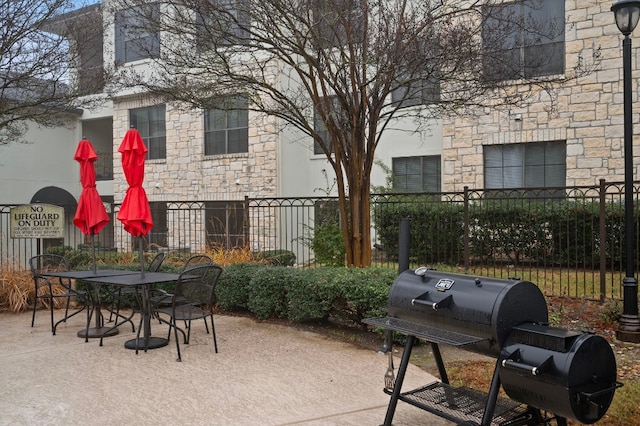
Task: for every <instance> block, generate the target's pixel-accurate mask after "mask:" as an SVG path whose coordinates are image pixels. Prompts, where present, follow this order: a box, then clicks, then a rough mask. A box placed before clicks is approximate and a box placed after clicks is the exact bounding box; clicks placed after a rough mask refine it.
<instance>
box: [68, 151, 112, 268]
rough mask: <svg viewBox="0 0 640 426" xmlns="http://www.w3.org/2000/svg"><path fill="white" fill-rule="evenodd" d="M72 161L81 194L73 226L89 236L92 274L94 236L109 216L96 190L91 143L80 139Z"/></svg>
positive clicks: (94, 158) (94, 251)
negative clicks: (77, 168) (77, 172)
mask: <svg viewBox="0 0 640 426" xmlns="http://www.w3.org/2000/svg"><path fill="white" fill-rule="evenodd" d="M73 159H74V160H76V161H77V162H78V163H80V183H81V184H82V193H81V194H80V199H79V200H78V208H77V209H76V214H75V216H74V217H73V224H74V225H75V226H77V227H78V228H79V229H80V231H82V233H83V234H84V235H90V236H91V255H92V259H93V272H94V273H95V272H96V248H95V244H94V236H95V234H97V233H98V232H100V230H101V229H102V228H104V227H105V226H106V225H107V224H108V223H109V215H108V214H107V211H106V210H105V208H104V204H103V203H102V200H101V199H100V195H99V194H98V190H97V189H96V169H95V166H94V164H93V163H94V162H95V161H96V160H97V159H98V156H97V155H96V151H95V150H94V149H93V145H91V142H89V141H88V140H87V139H82V140H81V141H80V142H79V143H78V148H77V149H76V154H75V155H74V157H73Z"/></svg>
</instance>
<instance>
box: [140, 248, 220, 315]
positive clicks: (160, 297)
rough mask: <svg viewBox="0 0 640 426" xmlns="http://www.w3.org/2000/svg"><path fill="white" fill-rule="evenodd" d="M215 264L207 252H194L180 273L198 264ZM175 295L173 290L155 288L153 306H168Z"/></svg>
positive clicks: (152, 297)
mask: <svg viewBox="0 0 640 426" xmlns="http://www.w3.org/2000/svg"><path fill="white" fill-rule="evenodd" d="M206 265H213V259H212V258H211V257H210V256H208V255H206V254H194V255H193V256H191V257H189V258H188V259H187V260H186V261H185V262H184V265H182V269H181V270H180V273H182V272H184V271H186V270H187V269H190V268H195V267H198V266H206ZM172 297H173V291H172V290H171V291H167V290H163V289H161V288H157V289H154V290H153V293H152V296H151V306H152V307H155V308H159V307H166V306H169V305H170V304H171V298H172Z"/></svg>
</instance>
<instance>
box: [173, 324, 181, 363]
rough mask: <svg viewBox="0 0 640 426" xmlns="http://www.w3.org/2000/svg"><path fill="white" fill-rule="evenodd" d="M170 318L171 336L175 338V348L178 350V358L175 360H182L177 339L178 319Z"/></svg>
mask: <svg viewBox="0 0 640 426" xmlns="http://www.w3.org/2000/svg"><path fill="white" fill-rule="evenodd" d="M171 320H172V322H173V324H172V325H173V337H174V338H175V339H176V349H177V350H178V359H177V360H176V361H178V362H182V356H181V355H180V341H179V339H178V321H176V319H175V317H173V318H172V319H171Z"/></svg>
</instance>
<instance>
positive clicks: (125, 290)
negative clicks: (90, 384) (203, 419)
mask: <svg viewBox="0 0 640 426" xmlns="http://www.w3.org/2000/svg"><path fill="white" fill-rule="evenodd" d="M165 256H166V254H165V253H159V254H158V255H156V257H155V258H154V259H153V260H152V261H151V263H150V264H149V266H148V267H147V268H146V269H143V270H137V271H130V270H115V269H93V270H86V271H71V270H69V268H68V263H67V261H66V259H65V258H64V257H63V256H59V255H54V254H42V255H37V256H33V257H32V258H31V259H30V260H29V265H30V268H31V275H32V277H33V281H34V285H35V297H34V306H33V314H32V317H31V326H32V327H33V326H34V323H35V315H36V310H37V308H38V305H39V304H40V302H45V304H46V305H48V307H49V312H50V321H51V332H52V333H53V334H54V335H55V334H56V328H57V327H58V325H59V324H60V323H62V322H66V321H67V319H69V318H71V317H73V316H75V315H77V314H79V313H81V312H82V311H84V310H85V309H86V314H87V319H86V327H85V328H84V329H82V330H79V331H78V333H77V335H78V337H81V338H84V339H85V341H88V340H89V338H99V339H100V346H102V343H103V339H104V338H105V337H109V336H113V335H116V334H118V333H119V327H120V326H121V325H123V324H125V323H130V324H131V328H132V332H134V331H136V330H135V325H134V323H133V317H134V316H135V315H136V314H138V315H139V316H140V320H139V323H138V329H137V332H136V336H135V338H133V339H131V340H128V341H126V342H125V344H124V346H125V348H127V349H134V350H135V351H136V353H138V351H139V350H141V349H142V350H144V351H145V352H146V351H147V350H148V349H156V348H160V347H163V346H166V345H167V344H168V343H169V341H170V339H171V331H172V330H173V334H174V339H175V342H176V349H177V352H178V358H177V361H181V360H182V356H181V352H180V341H179V340H180V339H179V337H180V336H179V333H180V335H181V337H182V340H183V342H184V344H188V343H189V338H190V335H191V321H193V320H198V319H203V320H204V322H205V328H206V331H207V333H210V334H212V335H213V343H214V349H215V352H216V353H217V352H218V343H217V339H216V332H215V326H214V321H213V305H214V303H215V287H216V283H217V281H218V278H219V277H220V274H221V273H222V268H221V267H220V266H218V265H215V264H214V263H213V260H212V259H211V258H210V257H209V256H207V255H201V254H199V255H194V256H191V257H190V258H189V259H187V261H186V262H185V264H184V265H183V267H182V270H181V271H180V273H178V274H175V273H166V272H159V269H160V266H161V265H162V262H163V261H164V258H165ZM73 280H83V281H85V282H87V283H88V284H89V285H88V286H86V287H85V288H84V289H77V288H76V287H75V286H74V285H73V283H72V281H73ZM169 282H174V283H175V286H174V287H173V289H172V290H171V291H170V292H169V291H166V290H161V289H158V288H156V285H157V284H160V283H169ZM105 295H106V296H107V297H105ZM72 299H75V301H76V302H77V303H80V304H79V306H75V307H72V305H71V303H70V302H71V300H72ZM56 300H64V301H65V305H64V315H63V316H62V318H61V319H59V320H57V321H55V318H54V305H55V301H56ZM105 307H106V308H107V310H108V311H109V313H110V315H109V318H108V320H107V321H106V322H105V316H104V315H103V312H102V310H103V308H105ZM123 307H127V308H129V309H127V310H125V309H122V308H123ZM153 318H155V319H157V320H158V321H159V322H160V323H164V324H167V325H169V333H168V335H167V337H159V336H153V335H152V333H151V322H152V319H153ZM207 318H208V319H209V323H210V325H211V331H209V323H208V322H207Z"/></svg>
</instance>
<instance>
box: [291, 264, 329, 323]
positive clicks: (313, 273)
mask: <svg viewBox="0 0 640 426" xmlns="http://www.w3.org/2000/svg"><path fill="white" fill-rule="evenodd" d="M335 270H336V268H330V267H322V268H313V269H302V270H298V273H297V279H296V280H295V282H293V283H291V284H290V286H289V288H288V289H287V318H289V319H290V320H291V321H294V322H303V321H324V320H326V319H328V318H329V315H330V314H331V312H332V310H333V301H334V300H335V299H336V297H337V296H338V295H339V290H338V289H337V288H336V285H335V280H334V276H335V272H334V271H335Z"/></svg>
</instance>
